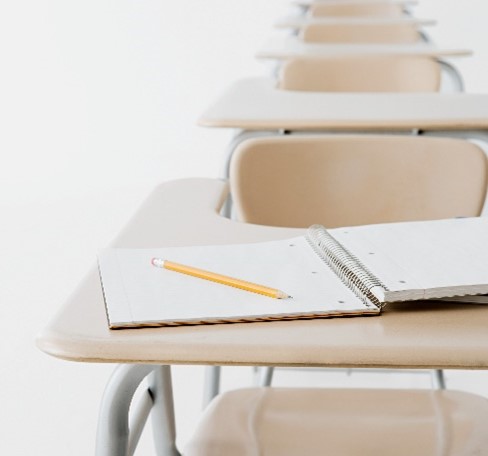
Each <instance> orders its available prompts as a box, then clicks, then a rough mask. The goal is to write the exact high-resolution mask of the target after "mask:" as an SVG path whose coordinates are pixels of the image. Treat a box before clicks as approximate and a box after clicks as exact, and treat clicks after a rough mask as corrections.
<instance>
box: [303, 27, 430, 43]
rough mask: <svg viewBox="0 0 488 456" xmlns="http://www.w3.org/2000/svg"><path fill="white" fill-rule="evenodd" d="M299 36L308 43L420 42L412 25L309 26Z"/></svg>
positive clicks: (417, 32) (415, 28)
mask: <svg viewBox="0 0 488 456" xmlns="http://www.w3.org/2000/svg"><path fill="white" fill-rule="evenodd" d="M299 36H300V37H301V39H302V40H303V41H305V42H308V43H367V44H409V43H416V42H419V41H421V40H422V37H421V35H420V33H419V31H418V28H417V27H416V26H415V25H413V24H327V25H325V24H309V25H307V26H306V27H304V28H303V29H302V30H301V31H300V33H299Z"/></svg>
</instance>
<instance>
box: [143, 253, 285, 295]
mask: <svg viewBox="0 0 488 456" xmlns="http://www.w3.org/2000/svg"><path fill="white" fill-rule="evenodd" d="M151 263H152V264H153V265H154V266H157V267H158V268H165V269H169V270H171V271H176V272H180V273H182V274H188V275H191V276H193V277H198V278H199V279H205V280H211V281H212V282H217V283H220V284H222V285H228V286H230V287H235V288H240V289H241V290H245V291H251V292H253V293H259V294H262V295H265V296H269V297H270V298H275V299H285V298H291V296H289V295H287V294H286V293H283V292H282V291H280V290H277V289H275V288H270V287H266V286H264V285H258V284H256V283H252V282H246V281H245V280H240V279H235V278H233V277H228V276H224V275H221V274H217V273H215V272H210V271H205V270H203V269H198V268H194V267H192V266H185V265H184V264H178V263H173V262H172V261H168V260H163V259H161V258H153V259H152V260H151Z"/></svg>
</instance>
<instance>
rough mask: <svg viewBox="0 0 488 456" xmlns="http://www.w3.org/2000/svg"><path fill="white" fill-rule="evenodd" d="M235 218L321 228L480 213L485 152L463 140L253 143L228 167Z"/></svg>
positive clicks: (307, 138)
mask: <svg viewBox="0 0 488 456" xmlns="http://www.w3.org/2000/svg"><path fill="white" fill-rule="evenodd" d="M230 185H231V194H232V199H233V204H234V210H235V216H236V218H237V219H238V220H240V221H242V222H246V223H255V224H259V225H272V226H288V227H307V226H309V225H311V224H313V223H321V224H323V225H325V226H326V227H338V226H351V225H366V224H371V223H386V222H400V221H412V220H434V219H441V218H451V217H458V216H478V215H480V213H481V210H482V207H483V204H484V200H485V194H486V189H487V165H486V158H485V155H484V152H483V151H482V150H481V149H480V148H479V147H478V146H477V145H474V144H472V143H470V142H468V141H464V140H455V139H449V138H430V137H429V138H427V137H412V136H386V135H385V136H375V135H371V136H364V135H356V136H351V135H349V136H348V135H330V136H326V135H323V136H322V135H321V136H308V135H307V136H298V135H297V136H293V135H291V136H281V137H268V138H259V139H251V140H248V141H245V142H243V143H241V144H240V145H239V146H238V147H237V149H236V151H235V153H234V154H233V157H232V160H231V165H230Z"/></svg>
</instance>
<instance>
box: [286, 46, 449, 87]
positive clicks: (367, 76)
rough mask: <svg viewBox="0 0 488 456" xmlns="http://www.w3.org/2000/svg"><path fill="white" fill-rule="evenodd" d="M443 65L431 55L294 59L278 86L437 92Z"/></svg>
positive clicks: (289, 63)
mask: <svg viewBox="0 0 488 456" xmlns="http://www.w3.org/2000/svg"><path fill="white" fill-rule="evenodd" d="M440 86H441V66H440V64H439V63H438V62H437V61H436V60H434V59H432V58H429V57H415V56H401V57H395V56H359V55H358V56H348V57H334V58H326V59H294V60H290V61H288V62H285V64H284V65H283V66H282V68H281V71H280V76H279V82H278V87H279V88H281V89H284V90H304V91H315V92H323V91H325V92H436V91H438V90H439V89H440Z"/></svg>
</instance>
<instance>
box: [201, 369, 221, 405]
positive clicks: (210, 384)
mask: <svg viewBox="0 0 488 456" xmlns="http://www.w3.org/2000/svg"><path fill="white" fill-rule="evenodd" d="M220 371H221V367H220V366H207V367H206V368H205V384H204V391H203V408H204V409H205V408H206V407H207V405H208V404H209V403H210V401H211V400H212V399H213V398H214V397H215V396H217V394H219V390H220Z"/></svg>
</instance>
